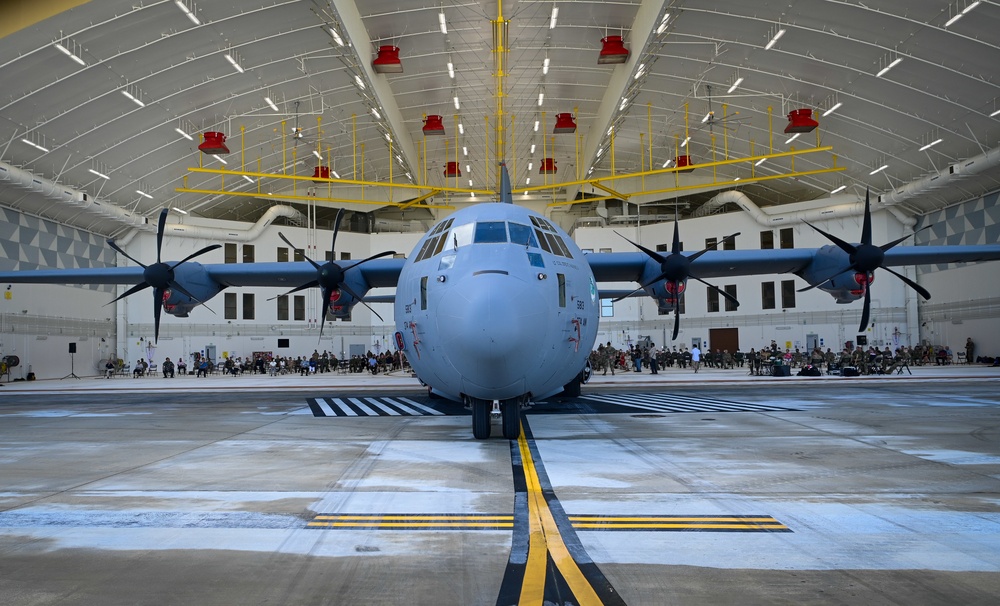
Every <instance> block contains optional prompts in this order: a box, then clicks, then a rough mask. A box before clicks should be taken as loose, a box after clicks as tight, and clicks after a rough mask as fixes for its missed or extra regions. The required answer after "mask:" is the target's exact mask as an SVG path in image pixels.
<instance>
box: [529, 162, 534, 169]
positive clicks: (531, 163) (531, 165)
mask: <svg viewBox="0 0 1000 606" xmlns="http://www.w3.org/2000/svg"><path fill="white" fill-rule="evenodd" d="M533 166H534V163H533V162H528V170H529V171H530V170H531V168H532V167H533Z"/></svg>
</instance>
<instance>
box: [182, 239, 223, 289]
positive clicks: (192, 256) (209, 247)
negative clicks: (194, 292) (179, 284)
mask: <svg viewBox="0 0 1000 606" xmlns="http://www.w3.org/2000/svg"><path fill="white" fill-rule="evenodd" d="M216 248H222V245H221V244H213V245H211V246H206V247H205V248H203V249H201V250H199V251H198V252H196V253H192V254H190V255H188V256H186V257H184V258H183V259H182V260H180V261H178V262H177V263H174V264H173V265H172V266H170V271H173V270H175V269H177V266H178V265H180V264H182V263H186V262H188V261H190V260H191V259H194V258H195V257H197V256H200V255H203V254H205V253H207V252H211V251H213V250H215V249H216ZM185 294H187V293H185ZM188 296H189V297H190V296H191V295H188ZM191 298H192V299H193V298H194V297H191Z"/></svg>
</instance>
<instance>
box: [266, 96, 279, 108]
mask: <svg viewBox="0 0 1000 606" xmlns="http://www.w3.org/2000/svg"><path fill="white" fill-rule="evenodd" d="M264 101H266V102H267V104H268V105H270V106H271V109H273V110H274V111H278V106H277V105H275V104H274V101H271V98H270V97H264Z"/></svg>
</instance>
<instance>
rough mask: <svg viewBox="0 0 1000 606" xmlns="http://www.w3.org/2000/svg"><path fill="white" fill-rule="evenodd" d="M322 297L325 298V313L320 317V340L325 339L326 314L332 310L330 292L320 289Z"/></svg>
mask: <svg viewBox="0 0 1000 606" xmlns="http://www.w3.org/2000/svg"><path fill="white" fill-rule="evenodd" d="M320 293H321V294H320V296H321V297H323V313H322V314H320V317H319V338H320V339H322V338H323V327H324V326H326V312H327V310H328V309H330V291H329V290H327V289H325V288H322V289H320Z"/></svg>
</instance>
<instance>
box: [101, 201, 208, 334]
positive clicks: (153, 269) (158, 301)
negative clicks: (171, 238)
mask: <svg viewBox="0 0 1000 606" xmlns="http://www.w3.org/2000/svg"><path fill="white" fill-rule="evenodd" d="M169 212H170V211H169V209H166V208H164V209H163V210H161V211H160V220H159V222H158V223H157V225H156V263H153V264H151V265H146V264H144V263H142V262H141V261H138V260H136V259H134V258H132V256H130V255H129V254H128V253H127V252H125V251H124V250H122V248H121V247H120V246H118V245H117V244H116V243H115V241H114V240H108V246H110V247H111V248H113V249H114V250H115V251H116V252H117V253H119V254H120V255H122V256H124V257H125V258H126V259H129V260H130V261H132V262H133V263H135V264H136V265H139V266H140V267H142V270H143V271H142V282H140V283H139V284H136V285H135V286H133V287H132V288H130V289H128V290H127V291H125V293H124V294H123V295H121V296H119V297H116V298H115V299H114V300H113V301H111V302H110V303H108V305H111V303H114V302H115V301H118V300H120V299H124V298H125V297H127V296H129V295H133V294H135V293H137V292H139V291H142V290H146V289H147V288H152V289H153V341H154V342H156V341H159V339H160V311H161V310H162V309H163V295H164V293H165V292H166V290H167V289H174V290H176V291H178V292H180V293H183V294H184V295H185V296H187V297H189V298H190V299H191V300H193V301H197V302H198V303H199V304H200V305H205V303H204V302H202V301H201V300H199V299H198V297H196V296H194V295H192V294H191V293H189V292H188V291H187V289H186V288H184V287H183V286H181V285H180V283H179V282H177V281H176V280H174V270H175V269H177V268H178V267H179V266H181V265H183V264H184V263H186V262H188V261H190V260H191V259H194V258H195V257H198V256H201V255H203V254H205V253H207V252H210V251H213V250H215V249H216V248H222V245H221V244H212V245H211V246H206V247H205V248H203V249H201V250H199V251H197V252H194V253H192V254H190V255H188V256H186V257H184V258H183V259H182V260H180V261H178V262H176V263H174V264H173V265H171V264H170V263H164V262H163V261H161V260H160V251H161V250H162V248H163V227H164V226H165V225H166V223H167V213H169ZM206 309H209V308H208V306H206ZM209 311H211V309H209ZM213 313H214V312H213Z"/></svg>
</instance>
